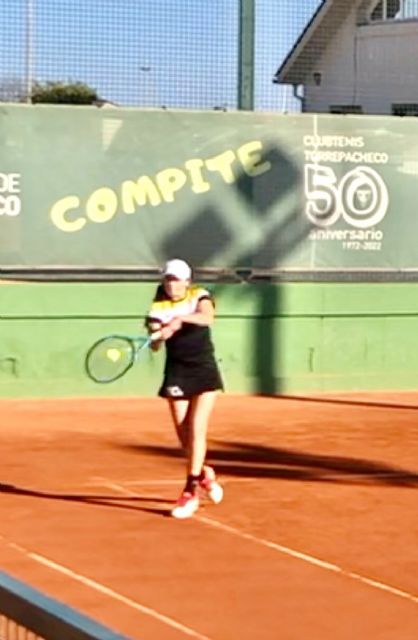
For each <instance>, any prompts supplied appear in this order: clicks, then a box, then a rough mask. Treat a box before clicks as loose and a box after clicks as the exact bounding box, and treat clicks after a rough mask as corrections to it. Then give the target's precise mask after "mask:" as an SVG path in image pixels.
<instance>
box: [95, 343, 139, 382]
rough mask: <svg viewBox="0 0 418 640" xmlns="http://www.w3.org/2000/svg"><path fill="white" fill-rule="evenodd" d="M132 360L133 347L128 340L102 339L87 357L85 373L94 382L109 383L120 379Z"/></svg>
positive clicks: (133, 357)
mask: <svg viewBox="0 0 418 640" xmlns="http://www.w3.org/2000/svg"><path fill="white" fill-rule="evenodd" d="M134 359H135V347H134V345H133V343H132V342H131V341H130V340H128V339H127V338H122V337H121V338H118V337H109V338H104V339H103V340H100V341H99V342H98V343H96V344H95V345H94V346H93V347H92V348H91V349H90V351H89V353H88V355H87V360H86V368H87V373H88V374H89V376H90V377H91V378H93V380H95V381H96V382H111V381H112V380H116V379H117V378H120V377H121V376H122V375H123V374H124V373H125V372H126V371H127V370H128V369H129V368H130V367H131V366H132V364H133V362H134Z"/></svg>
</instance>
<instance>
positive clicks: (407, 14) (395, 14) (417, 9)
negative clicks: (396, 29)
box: [370, 0, 418, 22]
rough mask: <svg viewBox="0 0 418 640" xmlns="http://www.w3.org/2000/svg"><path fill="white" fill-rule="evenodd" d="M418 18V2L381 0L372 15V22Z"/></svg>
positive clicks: (415, 0) (417, 0) (412, 0)
mask: <svg viewBox="0 0 418 640" xmlns="http://www.w3.org/2000/svg"><path fill="white" fill-rule="evenodd" d="M409 18H418V0H380V1H379V2H378V3H377V4H376V5H375V7H374V9H373V11H372V12H371V14H370V20H371V21H372V22H378V21H381V20H408V19H409Z"/></svg>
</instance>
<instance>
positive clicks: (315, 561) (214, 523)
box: [106, 483, 418, 604]
mask: <svg viewBox="0 0 418 640" xmlns="http://www.w3.org/2000/svg"><path fill="white" fill-rule="evenodd" d="M106 486H107V487H109V488H112V489H114V490H117V491H120V492H121V493H124V494H125V495H131V496H134V495H135V493H133V492H132V491H130V490H129V489H125V487H123V486H121V485H118V484H116V483H109V484H107V485H106ZM194 519H195V520H197V521H198V522H202V523H203V524H206V525H208V526H209V527H212V528H214V529H220V530H221V531H224V532H225V533H230V534H232V535H235V536H237V537H239V538H242V539H243V540H248V541H249V542H253V543H255V544H258V545H261V546H263V547H267V548H268V549H273V550H274V551H278V552H279V553H283V554H284V555H287V556H291V557H292V558H297V559H298V560H302V561H303V562H307V563H308V564H312V565H314V566H316V567H320V568H321V569H325V570H326V571H332V572H333V573H337V574H339V575H341V576H344V577H345V578H350V579H351V580H356V581H357V582H361V583H363V584H366V585H368V586H369V587H374V588H375V589H379V590H380V591H386V592H387V593H390V594H392V595H394V596H398V597H400V598H404V599H405V600H409V601H411V602H413V603H415V604H418V597H417V596H414V595H413V594H412V593H408V592H407V591H402V590H401V589H397V588H396V587H391V586H390V585H388V584H385V583H384V582H380V581H379V580H373V579H372V578H367V577H366V576H362V575H361V574H359V573H355V572H354V571H347V570H346V569H343V568H342V567H339V566H338V565H336V564H332V563H331V562H326V561H325V560H321V559H320V558H315V556H311V555H309V554H307V553H302V552H301V551H296V549H291V548H290V547H285V546H283V545H281V544H277V543H276V542H272V541H271V540H266V539H265V538H259V537H257V536H253V535H252V534H251V533H246V532H245V531H241V529H236V528H235V527H231V526H230V525H227V524H223V523H222V522H219V521H218V520H213V519H212V518H206V517H205V516H199V515H197V516H194Z"/></svg>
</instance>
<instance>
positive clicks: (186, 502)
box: [171, 491, 199, 520]
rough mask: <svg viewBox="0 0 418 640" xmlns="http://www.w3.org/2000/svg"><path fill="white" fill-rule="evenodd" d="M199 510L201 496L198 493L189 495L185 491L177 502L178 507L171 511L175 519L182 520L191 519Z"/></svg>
mask: <svg viewBox="0 0 418 640" xmlns="http://www.w3.org/2000/svg"><path fill="white" fill-rule="evenodd" d="M198 508H199V496H198V495H197V494H196V493H189V492H188V491H183V493H182V494H181V496H180V498H179V499H178V500H177V503H176V506H175V507H174V509H172V510H171V515H172V516H173V518H178V519H179V520H182V519H184V518H190V517H191V516H192V515H193V514H194V513H196V511H197V510H198Z"/></svg>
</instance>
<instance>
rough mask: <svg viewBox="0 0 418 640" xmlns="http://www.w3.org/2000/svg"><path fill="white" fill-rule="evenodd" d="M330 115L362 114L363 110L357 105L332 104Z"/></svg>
mask: <svg viewBox="0 0 418 640" xmlns="http://www.w3.org/2000/svg"><path fill="white" fill-rule="evenodd" d="M329 112H330V113H363V108H362V107H361V106H360V105H358V104H332V105H330V107H329Z"/></svg>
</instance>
